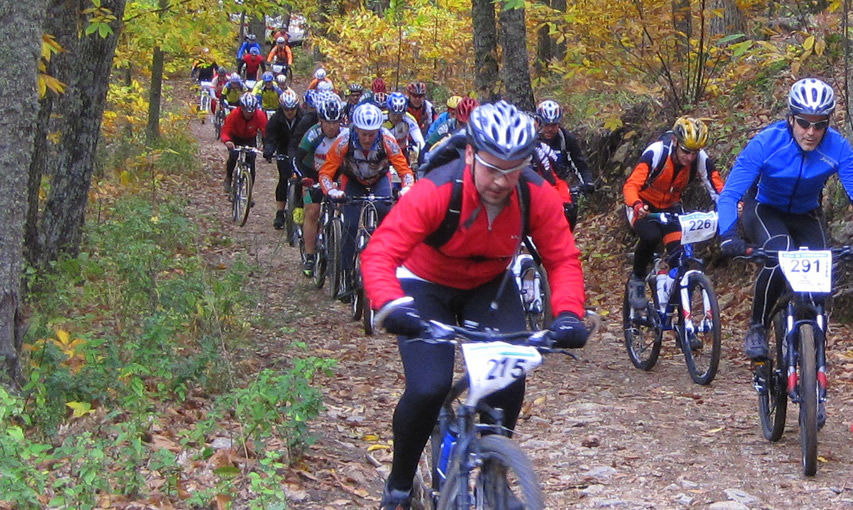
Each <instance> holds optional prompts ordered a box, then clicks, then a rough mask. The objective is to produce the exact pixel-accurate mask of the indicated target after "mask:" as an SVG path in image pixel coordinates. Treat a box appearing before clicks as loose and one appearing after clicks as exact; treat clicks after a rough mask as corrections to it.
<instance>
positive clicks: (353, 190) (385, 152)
mask: <svg viewBox="0 0 853 510" xmlns="http://www.w3.org/2000/svg"><path fill="white" fill-rule="evenodd" d="M383 121H384V118H383V116H382V111H380V110H379V108H377V107H376V105H373V104H370V103H362V104H360V105H359V106H358V108H356V109H355V111H353V114H352V127H351V129H350V131H349V133H348V134H346V135H343V134H341V135H338V137H337V138H336V139H335V141H334V143H333V144H332V148H331V149H330V150H329V151H328V152H327V153H326V161H325V162H324V163H323V166H322V167H321V168H320V171H319V174H320V175H319V177H320V186H321V187H322V188H323V193H325V194H326V195H328V197H329V198H330V199H332V200H336V201H343V200H345V199H346V197H347V196H355V195H366V194H368V193H372V194H374V195H376V196H386V197H387V196H391V176H390V173H389V170H390V167H392V166H393V167H394V170H395V171H396V172H397V175H398V176H399V178H400V182H401V185H402V187H403V189H402V190H401V193H405V192H406V191H408V188H409V187H411V185H412V184H414V182H415V177H414V174H413V173H412V169H411V168H410V167H409V162H408V161H406V156H405V155H404V154H403V150H402V149H401V148H400V146H399V145H398V144H397V141H396V140H395V139H394V136H393V135H392V134H391V133H390V132H389V131H388V130H387V129H385V128H383V127H382V122H383ZM338 175H340V186H336V185H335V180H336V179H337V177H338ZM376 208H377V211H378V213H379V218H380V221H382V218H384V217H385V214H387V212H388V208H389V206H388V205H387V204H377V207H376ZM343 209H344V210H343V212H344V235H343V239H342V242H341V261H342V263H341V269H342V270H343V272H344V278H343V281H344V285H345V288H344V292H342V294H343V295H342V296H341V297H343V298H344V299H346V298H347V296H346V291H347V290H348V289H347V288H346V286H347V285H348V284H349V281H350V278H349V277H350V273H351V271H352V267H353V256H354V253H355V236H356V233H357V231H358V216H359V212H360V206H359V205H358V204H346V205H344V208H343Z"/></svg>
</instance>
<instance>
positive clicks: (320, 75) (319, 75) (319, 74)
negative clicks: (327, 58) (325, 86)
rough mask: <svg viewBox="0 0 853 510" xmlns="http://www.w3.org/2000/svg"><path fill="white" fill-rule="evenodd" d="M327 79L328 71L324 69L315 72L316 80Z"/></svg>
mask: <svg viewBox="0 0 853 510" xmlns="http://www.w3.org/2000/svg"><path fill="white" fill-rule="evenodd" d="M325 77H326V70H325V69H323V68H322V67H321V68H319V69H317V70H316V71H314V78H317V79H318V80H322V79H323V78H325Z"/></svg>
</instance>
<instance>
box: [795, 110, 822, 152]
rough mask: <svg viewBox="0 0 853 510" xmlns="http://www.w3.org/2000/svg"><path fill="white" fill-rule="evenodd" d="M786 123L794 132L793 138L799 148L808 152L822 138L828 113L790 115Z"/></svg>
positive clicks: (814, 147)
mask: <svg viewBox="0 0 853 510" xmlns="http://www.w3.org/2000/svg"><path fill="white" fill-rule="evenodd" d="M788 123H789V124H791V129H792V130H793V132H794V140H796V141H797V144H798V145H799V146H800V148H801V149H803V150H804V151H806V152H809V151H813V150H815V149H816V148H817V146H818V144H819V143H820V141H821V140H823V135H824V134H826V129H827V128H828V127H829V115H805V114H801V115H792V116H791V117H789V118H788ZM804 126H805V127H804Z"/></svg>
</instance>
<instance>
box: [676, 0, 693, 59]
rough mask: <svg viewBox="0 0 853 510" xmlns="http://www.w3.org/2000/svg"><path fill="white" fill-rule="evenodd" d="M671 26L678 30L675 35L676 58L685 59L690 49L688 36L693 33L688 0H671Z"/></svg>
mask: <svg viewBox="0 0 853 510" xmlns="http://www.w3.org/2000/svg"><path fill="white" fill-rule="evenodd" d="M672 27H673V28H674V29H675V30H676V31H677V32H679V33H678V34H676V36H675V44H676V58H677V59H678V60H679V61H686V60H687V58H688V51H689V50H690V37H691V36H692V35H693V20H692V16H691V12H690V0H672Z"/></svg>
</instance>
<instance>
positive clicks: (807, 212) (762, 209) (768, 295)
mask: <svg viewBox="0 0 853 510" xmlns="http://www.w3.org/2000/svg"><path fill="white" fill-rule="evenodd" d="M834 111H835V93H834V92H833V90H832V87H830V86H829V85H828V84H826V83H824V82H823V81H821V80H818V79H815V78H804V79H802V80H799V81H797V82H796V83H794V85H793V86H792V87H791V90H790V92H789V94H788V114H787V115H786V117H785V119H783V120H779V121H777V122H774V123H773V124H770V125H769V126H767V127H765V128H764V129H763V130H761V131H760V132H759V133H758V134H757V135H755V136H754V137H753V138H752V139H751V140H750V141H749V143H748V144H747V146H746V148H744V149H743V151H742V152H741V153H740V155H739V156H738V157H737V159H736V160H735V163H734V166H733V167H732V171H731V173H730V174H729V176H728V179H727V181H726V186H725V187H724V188H723V192H722V194H721V195H720V201H719V203H718V209H719V214H720V221H719V230H720V235H721V239H722V241H721V243H720V247H721V248H722V251H723V253H724V254H726V255H728V256H737V255H743V254H744V253H745V251H746V243H745V242H744V241H743V240H742V239H741V238H740V237H738V233H737V219H738V202H739V201H741V200H742V201H743V215H742V222H743V227H744V231H745V232H746V236H747V238H748V239H749V240H750V241H751V242H753V243H755V244H756V245H759V246H762V247H763V248H765V249H768V250H795V249H797V248H799V247H808V248H810V249H817V250H820V249H824V248H826V245H827V239H828V237H829V236H828V234H827V232H826V227H825V220H824V217H823V211H822V209H821V206H820V200H821V194H822V192H823V187H824V185H825V184H826V180H827V179H828V178H829V177H830V176H832V175H833V174H836V173H837V174H838V177H839V178H840V180H841V184H842V185H843V186H844V190H845V191H846V192H847V195H848V197H849V196H851V195H853V151H851V148H850V144H849V142H848V141H847V140H846V139H845V138H844V136H842V135H841V133H839V132H838V131H836V130H835V129H834V128H832V127H830V126H829V122H830V120H831V118H832V114H833V112H834ZM777 267H778V265H777V263H776V262H775V261H774V262H767V263H765V265H764V267H763V268H762V269H761V271H760V272H759V273H758V278H757V279H756V282H755V290H754V295H753V300H752V316H751V317H750V326H749V330H748V331H747V334H746V338H745V340H744V344H745V345H744V351H745V354H746V355H747V357H749V358H751V359H753V360H761V359H765V358H767V356H768V352H767V332H766V331H765V329H764V327H763V324H764V322H765V320H766V319H768V315H769V313H770V311H771V310H772V308H773V305H775V304H776V301H777V300H778V299H779V296H781V295H782V293H784V292H785V288H786V283H785V278H784V277H783V276H782V274H780V272H779V271H777ZM813 298H814V299H816V300H817V299H820V298H819V297H818V296H814V297H813Z"/></svg>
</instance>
